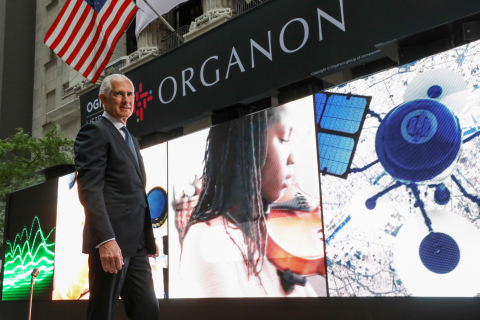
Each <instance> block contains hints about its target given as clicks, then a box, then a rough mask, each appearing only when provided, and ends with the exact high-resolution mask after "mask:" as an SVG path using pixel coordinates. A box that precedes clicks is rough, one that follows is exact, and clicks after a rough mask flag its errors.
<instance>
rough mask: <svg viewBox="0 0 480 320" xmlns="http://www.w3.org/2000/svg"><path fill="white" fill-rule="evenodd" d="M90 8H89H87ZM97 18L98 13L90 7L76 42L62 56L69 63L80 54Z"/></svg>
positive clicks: (76, 36) (77, 34)
mask: <svg viewBox="0 0 480 320" xmlns="http://www.w3.org/2000/svg"><path fill="white" fill-rule="evenodd" d="M87 9H88V8H87ZM96 18H97V13H96V12H95V11H94V10H91V9H89V10H88V15H87V17H86V18H85V21H83V24H82V26H81V28H80V30H79V31H78V32H77V33H76V35H75V39H74V41H75V42H72V43H71V44H70V46H69V48H68V50H67V52H66V53H65V54H64V55H63V56H61V57H62V58H63V60H65V61H66V62H67V63H68V64H70V63H71V62H72V61H73V59H74V58H75V56H76V55H77V54H78V52H79V51H80V49H81V48H82V46H83V44H84V43H85V40H86V39H87V38H88V35H89V34H90V32H91V31H92V29H93V26H94V24H95V19H96Z"/></svg>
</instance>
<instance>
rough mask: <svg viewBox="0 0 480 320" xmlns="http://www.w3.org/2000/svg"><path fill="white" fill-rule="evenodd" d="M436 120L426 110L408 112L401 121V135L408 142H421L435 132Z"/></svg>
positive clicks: (425, 140)
mask: <svg viewBox="0 0 480 320" xmlns="http://www.w3.org/2000/svg"><path fill="white" fill-rule="evenodd" d="M437 128H438V121H437V118H436V117H435V115H434V114H433V113H431V112H430V111H428V110H423V109H418V110H414V111H412V112H410V113H409V114H407V115H406V116H405V118H403V121H402V126H401V129H402V136H403V138H404V139H405V140H407V141H408V142H410V143H415V144H421V143H425V142H427V141H428V140H430V139H431V138H432V137H433V135H434V134H435V132H437Z"/></svg>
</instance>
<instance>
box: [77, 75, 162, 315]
mask: <svg viewBox="0 0 480 320" xmlns="http://www.w3.org/2000/svg"><path fill="white" fill-rule="evenodd" d="M100 100H101V101H102V104H103V105H104V107H105V112H104V114H103V116H102V117H101V118H100V120H99V121H97V122H95V123H90V124H87V125H85V126H83V127H82V128H81V129H80V132H79V133H78V136H77V139H76V140H75V165H76V167H77V172H78V177H77V183H78V194H79V197H80V201H81V203H82V205H83V206H84V208H85V216H86V219H85V227H84V233H83V252H84V253H87V254H89V260H88V264H89V284H90V300H89V304H88V319H89V320H93V319H99V320H109V319H112V318H113V314H114V312H115V309H116V307H117V304H118V299H119V296H121V297H122V300H123V303H124V306H125V311H126V313H127V315H128V317H129V319H139V320H156V319H158V301H157V299H156V296H155V291H154V289H153V280H152V273H151V268H150V264H149V261H148V255H149V254H150V256H157V255H158V247H157V246H156V243H155V239H154V237H153V230H152V225H151V218H150V211H149V208H148V202H147V196H146V193H145V182H146V176H145V168H144V165H143V160H142V156H141V155H140V149H139V146H138V142H137V140H136V139H135V138H134V137H133V136H131V135H130V133H129V132H128V130H127V129H126V127H125V124H126V121H127V119H128V118H129V117H130V116H131V114H132V112H133V104H134V88H133V85H132V82H131V81H130V80H129V79H128V78H127V77H125V76H123V75H112V76H108V77H106V78H105V79H104V80H103V82H102V85H101V87H100Z"/></svg>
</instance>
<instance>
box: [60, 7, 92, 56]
mask: <svg viewBox="0 0 480 320" xmlns="http://www.w3.org/2000/svg"><path fill="white" fill-rule="evenodd" d="M91 11H92V7H90V6H88V5H87V6H85V9H84V10H83V13H82V15H81V16H80V19H79V20H78V23H77V25H76V26H75V27H74V28H73V30H72V34H71V35H70V37H68V40H67V42H65V44H64V45H63V48H62V50H60V52H58V56H59V57H63V55H64V54H65V53H66V52H67V51H68V48H70V46H71V45H72V43H73V40H75V38H76V37H77V35H78V32H79V31H80V29H81V28H82V27H83V24H84V22H85V19H86V18H87V16H88V14H89V13H90V12H91Z"/></svg>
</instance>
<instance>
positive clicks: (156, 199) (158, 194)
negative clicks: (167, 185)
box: [147, 187, 167, 224]
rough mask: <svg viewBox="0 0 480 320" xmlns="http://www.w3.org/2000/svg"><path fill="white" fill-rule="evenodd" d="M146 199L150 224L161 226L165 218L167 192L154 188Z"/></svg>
mask: <svg viewBox="0 0 480 320" xmlns="http://www.w3.org/2000/svg"><path fill="white" fill-rule="evenodd" d="M147 199H148V206H149V207H150V217H151V219H152V223H160V224H163V223H164V222H165V219H166V218H167V192H166V191H165V189H163V188H161V187H155V188H153V189H152V190H150V191H149V192H148V195H147Z"/></svg>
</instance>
